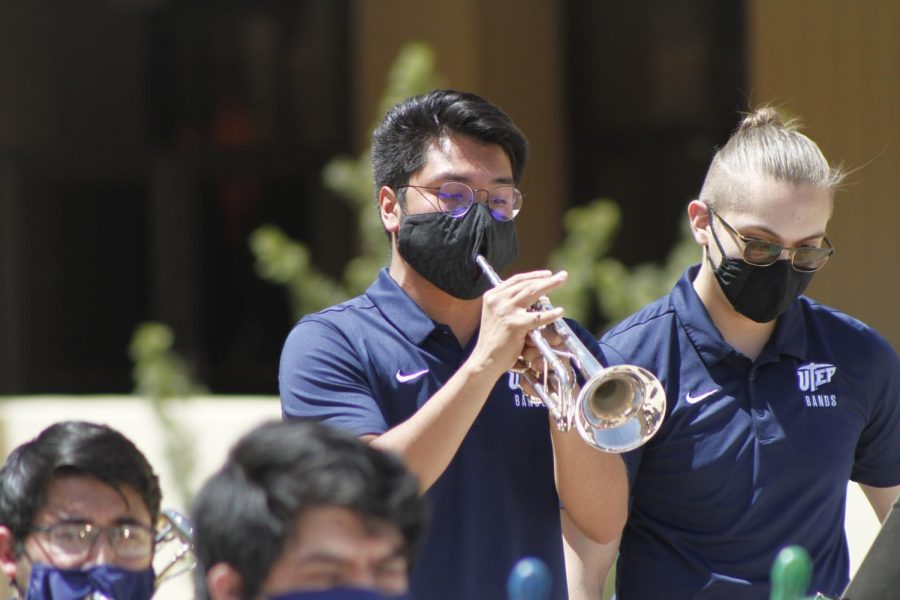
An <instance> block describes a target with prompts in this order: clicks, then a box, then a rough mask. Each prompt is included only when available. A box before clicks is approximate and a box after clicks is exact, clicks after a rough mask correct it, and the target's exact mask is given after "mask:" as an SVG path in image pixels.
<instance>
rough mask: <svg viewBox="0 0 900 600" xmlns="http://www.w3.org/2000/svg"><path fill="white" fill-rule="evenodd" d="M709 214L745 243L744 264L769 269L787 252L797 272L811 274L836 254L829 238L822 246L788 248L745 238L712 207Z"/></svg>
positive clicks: (823, 241)
mask: <svg viewBox="0 0 900 600" xmlns="http://www.w3.org/2000/svg"><path fill="white" fill-rule="evenodd" d="M709 212H710V214H712V215H713V216H715V218H716V219H718V220H719V222H720V223H721V224H722V225H724V226H725V228H726V229H727V230H728V231H729V232H730V233H731V234H732V235H734V236H735V237H737V238H738V239H740V240H741V242H743V244H744V248H743V253H742V258H743V259H744V262H746V263H748V264H751V265H754V266H757V267H768V266H769V265H774V264H775V261H777V260H778V259H779V258H781V254H782V253H783V252H785V251H787V253H788V256H789V257H790V261H791V266H792V267H793V268H794V270H795V271H802V272H805V273H811V272H813V271H818V270H819V269H821V268H822V267H824V266H825V263H826V262H828V259H829V258H831V255H832V254H834V247H833V246H832V245H831V242H830V241H829V240H828V237H827V236H826V237H823V238H822V244H823V245H822V246H800V247H798V248H788V247H787V246H782V245H781V244H776V243H775V242H770V241H768V240H760V239H756V238H748V237H746V236H743V235H741V234H740V233H739V232H738V231H737V229H735V228H734V227H732V226H731V225H729V224H728V223H727V222H726V221H725V219H723V218H722V215H720V214H719V213H717V212H716V211H714V210H713V208H712V207H711V206H710V207H709ZM710 228H712V220H710ZM713 235H715V231H713Z"/></svg>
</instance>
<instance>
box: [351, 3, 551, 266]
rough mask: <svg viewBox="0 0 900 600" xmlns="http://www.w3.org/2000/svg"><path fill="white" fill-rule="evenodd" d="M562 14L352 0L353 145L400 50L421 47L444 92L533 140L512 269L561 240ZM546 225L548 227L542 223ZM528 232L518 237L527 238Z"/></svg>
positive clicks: (528, 7)
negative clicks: (479, 105) (417, 43)
mask: <svg viewBox="0 0 900 600" xmlns="http://www.w3.org/2000/svg"><path fill="white" fill-rule="evenodd" d="M560 11H561V8H560V6H559V5H558V3H556V2H546V1H544V0H518V1H517V0H459V1H458V2H454V3H452V6H451V5H449V4H446V3H444V4H439V3H423V2H418V1H415V0H380V1H378V2H368V1H366V0H357V2H356V3H355V4H354V5H353V11H352V12H353V20H354V23H353V30H352V32H351V39H353V40H354V44H355V48H354V55H353V61H352V62H353V64H354V65H355V72H354V73H353V78H354V82H355V85H356V90H355V92H356V98H355V100H354V102H355V115H356V125H355V128H356V131H357V132H358V136H357V137H358V142H357V143H358V148H360V149H361V148H364V147H365V146H366V144H368V143H369V134H370V133H371V132H370V131H369V128H370V126H371V124H372V123H373V122H374V121H375V119H377V118H378V117H379V116H380V115H377V114H375V113H376V107H377V105H378V100H379V98H380V96H381V92H382V89H383V87H384V81H385V76H386V74H387V70H388V68H389V66H390V64H391V61H392V60H393V59H394V57H395V56H396V54H397V52H398V50H399V49H400V47H401V46H402V45H403V44H405V43H406V42H408V41H413V40H423V41H427V42H428V43H429V44H431V45H432V46H433V47H434V49H435V50H436V53H437V61H438V69H439V71H440V73H441V74H442V75H443V77H444V82H443V83H444V84H445V85H447V86H448V87H453V88H458V89H462V90H465V91H471V92H474V93H477V94H479V95H482V96H484V97H485V98H487V99H489V100H491V101H492V102H494V103H496V104H497V105H499V106H500V107H501V108H503V109H504V110H505V111H506V112H507V113H509V115H510V116H511V117H512V119H513V120H514V121H515V122H516V124H517V125H518V126H519V127H520V128H521V129H522V130H523V131H524V132H525V135H527V136H528V139H529V141H530V142H531V146H532V148H531V150H532V154H531V158H530V160H529V163H528V167H527V169H526V174H525V179H524V181H523V182H522V190H523V192H524V193H525V195H526V199H525V207H524V210H523V211H522V215H521V217H519V218H520V219H521V220H520V221H519V226H520V230H519V233H520V235H522V236H523V237H524V238H527V242H525V243H520V259H519V261H518V263H517V265H516V267H514V269H516V270H522V269H526V268H533V267H538V266H541V267H543V266H545V265H546V262H545V261H546V256H547V254H548V253H549V252H550V251H551V250H553V249H554V248H556V246H557V245H558V244H559V241H560V239H561V236H562V223H561V215H562V207H563V205H564V203H563V202H561V199H562V198H565V195H566V194H567V193H568V187H567V185H566V181H565V179H564V174H563V169H564V166H565V164H566V156H565V154H564V152H563V149H564V148H566V146H567V144H566V143H564V138H563V136H564V131H563V130H564V127H563V126H562V123H563V107H562V101H563V98H562V90H563V85H564V81H563V77H562V70H563V69H562V61H563V57H562V40H561V39H560V36H559V34H558V31H559V29H560V27H559V22H560V19H561V16H560V14H559V13H560ZM546 224H550V225H546ZM523 234H524V235H523Z"/></svg>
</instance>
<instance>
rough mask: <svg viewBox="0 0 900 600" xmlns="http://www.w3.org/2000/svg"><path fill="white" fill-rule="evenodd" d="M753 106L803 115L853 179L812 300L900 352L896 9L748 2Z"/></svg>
mask: <svg viewBox="0 0 900 600" xmlns="http://www.w3.org/2000/svg"><path fill="white" fill-rule="evenodd" d="M747 21H748V28H749V35H748V42H749V49H748V50H749V52H748V61H749V63H748V64H749V71H750V83H749V85H748V89H749V90H752V98H751V101H752V102H753V103H759V102H763V101H772V102H775V103H778V104H780V105H782V106H783V107H784V108H786V109H788V110H789V111H791V112H793V113H795V114H797V115H799V116H801V117H802V118H803V121H804V122H805V123H806V125H807V129H806V132H807V133H808V134H809V135H810V137H812V138H813V139H814V140H816V141H817V142H818V143H819V144H820V146H821V147H822V150H823V151H824V152H825V154H826V156H828V157H829V159H831V160H833V161H836V162H843V163H844V164H845V166H846V167H848V168H849V169H850V170H851V171H853V172H852V174H851V175H850V177H849V178H848V180H847V184H846V186H845V188H846V189H845V190H844V191H842V192H840V193H839V194H838V200H837V203H836V207H835V212H834V217H833V219H832V222H831V225H830V226H829V235H830V237H831V239H832V241H833V242H834V245H835V247H836V248H837V254H836V255H835V257H834V258H833V259H832V262H831V263H830V264H829V265H828V267H827V268H826V269H825V270H824V271H822V272H821V273H820V274H819V275H818V276H817V277H816V280H815V281H814V284H813V286H812V288H811V290H810V294H811V295H812V296H814V297H816V298H817V299H819V300H821V301H823V302H825V303H827V304H831V305H833V306H835V307H837V308H840V309H842V310H845V311H846V312H849V313H851V314H852V315H854V316H857V317H859V318H861V319H863V320H864V321H866V322H867V323H869V324H870V325H872V326H873V327H875V328H876V329H877V330H879V331H880V332H881V333H883V334H884V335H885V336H886V337H887V338H888V339H889V340H890V341H891V342H892V343H893V344H894V347H895V348H900V308H898V301H897V298H898V296H900V239H898V235H897V232H898V230H900V203H898V201H897V193H898V190H900V116H898V114H897V111H898V109H900V41H898V34H897V32H898V31H900V3H897V2H894V1H893V0H883V1H879V0H855V1H854V2H847V1H844V0H827V1H826V0H756V1H753V0H750V1H749V2H748V20H747Z"/></svg>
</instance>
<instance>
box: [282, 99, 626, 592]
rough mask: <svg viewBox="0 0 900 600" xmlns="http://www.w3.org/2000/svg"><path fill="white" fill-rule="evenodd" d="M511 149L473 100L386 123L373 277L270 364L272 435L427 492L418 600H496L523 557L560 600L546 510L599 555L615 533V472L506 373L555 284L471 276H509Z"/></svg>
mask: <svg viewBox="0 0 900 600" xmlns="http://www.w3.org/2000/svg"><path fill="white" fill-rule="evenodd" d="M527 149H528V145H527V142H526V139H525V136H524V135H523V134H522V133H521V132H520V131H519V129H518V128H517V127H516V126H515V125H514V124H513V122H512V121H511V120H510V118H509V117H508V116H507V115H506V114H505V113H503V112H502V111H501V110H500V109H499V108H497V107H496V106H494V105H493V104H491V103H490V102H487V101H486V100H484V99H483V98H480V97H479V96H476V95H474V94H470V93H464V92H458V91H454V90H437V91H433V92H430V93H428V94H425V95H422V96H417V97H413V98H409V99H407V100H405V101H402V102H400V103H399V104H397V105H396V106H394V107H393V108H392V109H391V110H389V111H388V113H387V114H386V115H385V117H384V120H383V121H382V123H381V125H380V126H379V127H378V129H377V130H376V131H375V133H374V137H373V144H372V162H373V166H374V180H375V195H376V200H377V208H378V210H379V214H380V217H381V222H382V224H383V225H384V229H385V231H386V233H387V236H388V240H389V243H390V247H391V256H390V264H389V266H388V267H387V268H386V269H384V270H382V271H381V273H380V274H379V275H378V278H377V279H376V281H375V282H374V283H373V284H372V285H371V287H369V289H368V290H367V291H366V292H365V293H363V294H362V295H360V296H358V297H356V298H354V299H352V300H349V301H347V302H345V303H343V304H339V305H337V306H334V307H331V308H329V309H326V310H324V311H322V312H319V313H317V314H313V315H308V316H306V317H304V318H303V319H302V320H301V321H300V322H299V323H298V324H297V325H296V326H295V328H294V329H293V331H292V332H291V333H290V335H289V336H288V338H287V341H286V342H285V346H284V349H283V352H282V357H281V367H280V375H279V385H280V393H281V403H282V411H283V414H284V417H285V418H286V419H304V418H305V419H309V418H312V419H318V420H320V421H323V422H325V423H327V424H329V425H332V426H335V427H339V428H342V429H345V430H347V431H349V432H351V433H353V434H355V435H358V436H360V437H362V439H364V440H365V441H367V442H369V443H370V444H371V445H372V446H374V447H375V448H379V449H383V450H387V451H392V452H395V453H397V454H399V455H400V456H402V457H403V459H404V460H405V461H406V463H407V465H408V466H409V468H410V469H411V470H412V472H413V473H414V474H415V475H416V476H417V477H418V478H419V482H420V486H421V491H422V492H427V495H428V497H429V499H430V501H431V504H432V507H433V511H432V522H431V526H430V528H429V531H428V534H427V535H426V538H425V542H424V545H423V548H422V551H421V553H420V555H419V558H418V560H417V562H416V565H415V566H414V568H413V571H412V590H413V593H414V595H416V596H418V597H421V598H429V599H430V600H443V599H448V600H459V599H460V598H504V597H505V596H506V590H505V586H506V580H507V577H508V576H509V573H510V570H511V569H512V567H513V565H515V564H516V562H517V561H518V560H519V559H521V558H522V557H523V556H534V557H537V558H540V559H541V560H543V561H544V562H545V563H547V564H548V565H549V567H550V570H551V573H552V574H553V586H554V587H553V592H552V598H554V599H560V598H566V597H567V596H566V594H567V592H566V578H565V568H564V566H563V544H562V539H561V525H560V519H561V516H560V500H561V501H562V504H563V505H564V506H565V509H564V511H563V517H562V518H563V520H564V522H565V527H566V530H567V532H568V533H569V534H570V535H572V536H576V535H577V536H582V535H583V536H585V537H586V538H588V539H593V540H596V541H598V542H608V541H610V540H611V539H613V538H614V537H615V536H616V535H618V533H619V532H620V531H621V528H622V526H623V524H624V520H625V515H626V507H627V489H626V485H627V483H626V476H625V466H624V462H623V461H622V459H621V457H619V456H617V455H611V454H605V453H602V452H598V451H596V450H593V449H592V448H591V447H589V446H588V445H587V444H585V443H584V442H583V441H582V440H581V438H580V437H579V435H578V434H577V433H576V432H575V431H571V432H561V431H558V430H557V429H556V427H555V426H551V425H550V416H549V414H548V412H547V411H546V409H545V408H544V407H543V406H542V405H540V404H539V403H538V404H535V403H532V402H531V401H529V399H528V398H526V396H525V395H524V394H523V392H522V390H521V389H520V388H519V375H518V374H517V373H514V372H511V371H510V370H511V369H512V368H513V366H514V364H515V363H516V362H517V358H518V357H519V356H520V355H523V356H524V358H525V360H526V361H527V362H530V363H531V364H532V365H533V367H534V368H535V369H536V370H540V369H541V361H540V360H539V359H538V352H537V351H536V349H535V348H534V347H533V346H527V347H526V337H527V335H528V333H529V332H530V331H531V330H532V329H535V328H538V327H542V326H545V325H547V324H549V323H552V322H553V321H554V320H556V319H558V318H560V317H561V316H562V309H560V308H555V309H552V310H547V311H531V310H529V309H530V308H531V306H532V305H533V304H534V303H535V301H536V300H537V299H538V298H540V297H541V296H543V295H545V294H548V293H549V292H551V291H552V290H554V289H556V288H558V287H559V286H561V285H563V284H564V283H565V280H566V273H565V272H560V273H551V272H550V271H534V272H529V273H521V274H517V275H513V276H511V277H509V278H508V279H507V280H506V281H505V282H503V283H502V284H501V285H499V286H498V287H492V285H491V283H490V281H489V280H488V279H487V277H486V276H485V275H484V273H483V272H482V271H481V269H480V267H479V266H478V265H477V264H476V262H475V256H476V255H477V254H481V255H483V256H484V257H485V258H486V259H487V261H488V262H489V263H490V264H491V265H492V266H493V268H494V269H495V270H496V271H498V272H500V271H502V270H503V269H505V268H506V267H508V266H509V265H510V264H511V263H512V262H513V260H515V258H516V254H517V241H516V225H515V220H514V219H515V217H516V216H517V215H518V214H519V212H520V211H521V210H522V209H523V195H522V193H521V192H520V191H519V190H518V189H517V188H518V185H519V182H520V181H521V179H522V174H523V170H524V166H525V160H526V156H527ZM578 331H579V332H580V335H583V336H584V339H585V340H586V345H588V346H593V347H594V348H595V347H596V341H594V340H593V339H592V338H590V336H589V334H587V333H586V332H584V330H583V329H579V330H578ZM551 343H556V344H559V343H560V340H551ZM554 476H555V481H554ZM557 494H558V495H557Z"/></svg>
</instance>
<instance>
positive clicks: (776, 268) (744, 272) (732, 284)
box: [706, 219, 813, 323]
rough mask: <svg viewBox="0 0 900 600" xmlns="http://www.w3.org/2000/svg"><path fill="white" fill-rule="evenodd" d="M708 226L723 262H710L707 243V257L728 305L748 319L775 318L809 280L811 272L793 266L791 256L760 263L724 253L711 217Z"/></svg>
mask: <svg viewBox="0 0 900 600" xmlns="http://www.w3.org/2000/svg"><path fill="white" fill-rule="evenodd" d="M709 228H710V231H711V232H712V236H713V240H715V242H716V246H718V248H719V252H720V253H721V255H722V262H721V263H719V266H718V267H716V266H714V265H713V263H712V258H710V255H709V248H708V247H707V249H706V259H707V260H708V261H709V266H710V267H712V269H713V273H715V275H716V280H717V281H718V282H719V286H720V287H721V288H722V292H724V294H725V297H726V298H728V301H729V302H730V303H731V306H732V307H733V308H734V310H736V311H737V312H739V313H741V314H742V315H744V316H745V317H747V318H748V319H752V320H753V321H756V322H757V323H769V322H771V321H774V320H775V319H777V318H778V317H779V316H781V314H782V313H784V311H786V310H787V309H788V308H789V307H790V305H791V303H792V302H793V301H794V300H796V299H797V298H798V297H799V296H800V294H802V293H803V292H804V290H806V287H807V286H808V285H809V283H810V281H812V276H813V273H812V272H805V271H804V272H801V271H797V270H795V269H794V268H793V267H792V266H791V261H790V260H786V259H785V260H777V261H775V262H774V263H773V264H771V265H769V266H767V267H759V266H756V265H751V264H749V263H747V262H746V261H744V259H742V258H733V257H729V256H726V255H725V250H724V249H723V248H722V244H721V242H720V241H719V237H718V236H717V235H716V231H715V229H714V228H713V226H712V219H710V227H709Z"/></svg>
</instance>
